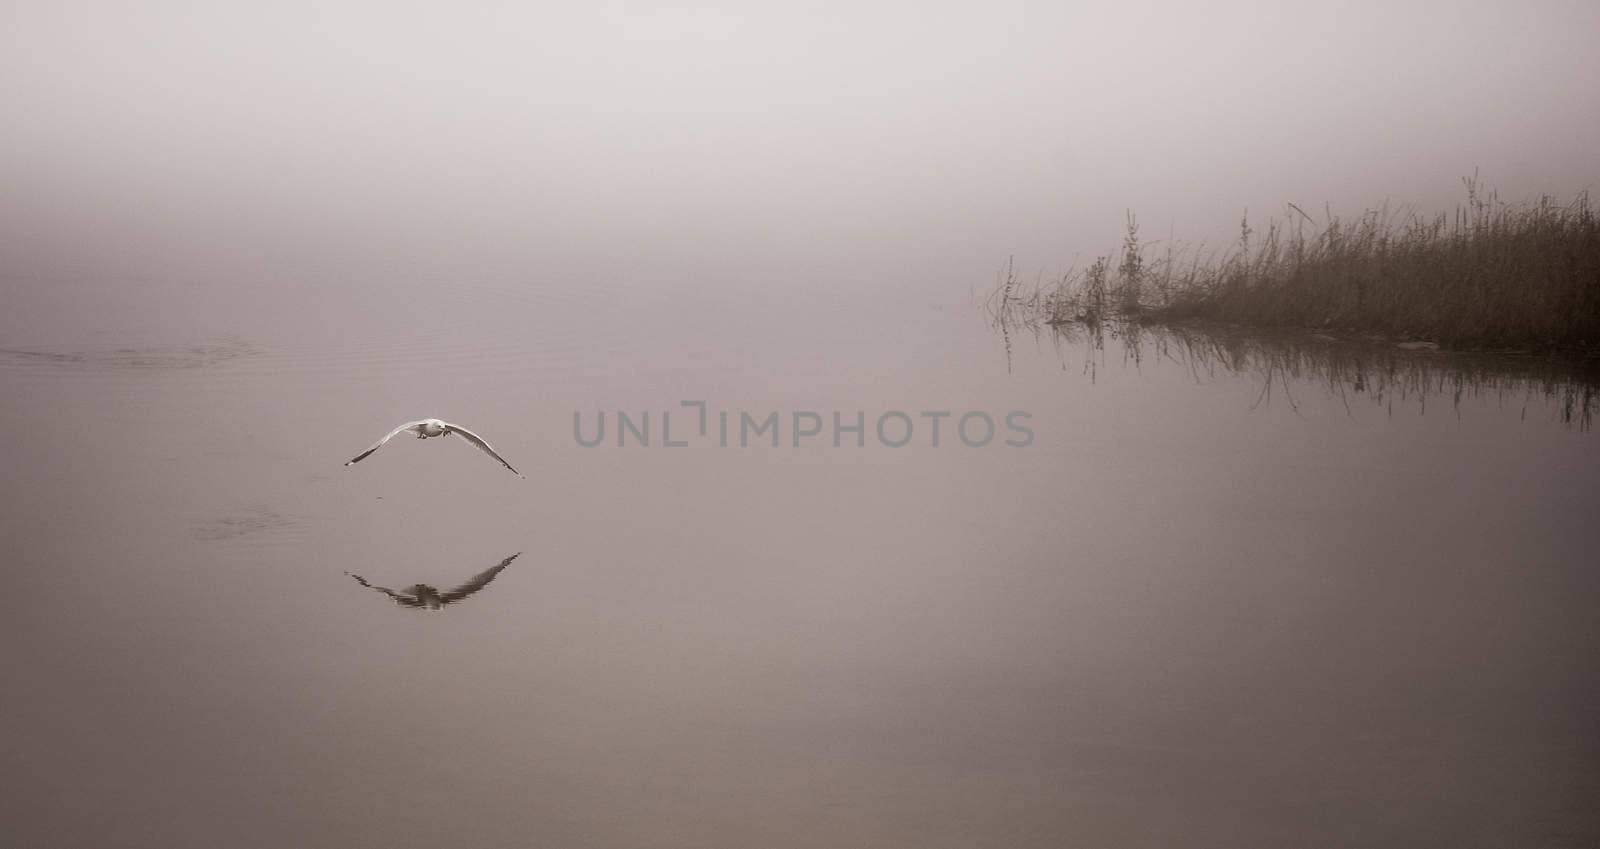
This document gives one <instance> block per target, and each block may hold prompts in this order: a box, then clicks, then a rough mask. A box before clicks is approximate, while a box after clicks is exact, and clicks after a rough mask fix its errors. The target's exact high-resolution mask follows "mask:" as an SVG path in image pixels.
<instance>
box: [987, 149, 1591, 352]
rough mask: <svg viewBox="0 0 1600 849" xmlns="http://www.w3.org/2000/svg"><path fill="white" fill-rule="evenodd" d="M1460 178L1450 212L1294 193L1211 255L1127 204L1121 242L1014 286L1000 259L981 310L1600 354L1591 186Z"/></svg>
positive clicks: (1031, 317)
mask: <svg viewBox="0 0 1600 849" xmlns="http://www.w3.org/2000/svg"><path fill="white" fill-rule="evenodd" d="M1463 182H1464V184H1465V188H1466V193H1467V200H1466V202H1465V203H1464V204H1463V205H1461V206H1459V207H1458V208H1457V209H1456V210H1455V211H1454V212H1453V213H1444V214H1439V215H1435V216H1432V217H1427V216H1423V215H1420V214H1417V213H1414V212H1409V211H1405V210H1401V211H1391V210H1389V209H1387V208H1378V209H1372V210H1368V211H1366V212H1365V213H1363V214H1362V215H1360V216H1358V217H1356V218H1353V219H1341V218H1338V217H1335V216H1332V215H1325V216H1324V218H1323V220H1322V221H1321V222H1318V221H1317V220H1315V219H1313V218H1312V216H1310V215H1309V214H1307V213H1306V212H1305V211H1304V210H1302V209H1301V208H1300V207H1298V206H1295V205H1293V204H1291V205H1289V207H1288V209H1287V213H1286V216H1285V217H1283V218H1281V219H1275V220H1271V221H1268V222H1266V223H1265V224H1264V225H1263V226H1264V230H1261V231H1258V230H1256V229H1254V228H1252V226H1251V224H1250V222H1249V220H1248V218H1245V219H1244V220H1241V222H1240V230H1239V238H1238V240H1237V242H1236V243H1235V244H1234V245H1232V246H1230V247H1229V248H1227V249H1225V250H1223V251H1220V252H1218V251H1211V252H1207V251H1206V250H1205V249H1204V247H1203V246H1201V247H1198V248H1186V247H1184V246H1181V245H1176V244H1171V243H1168V244H1165V245H1150V244H1147V243H1145V242H1143V241H1142V240H1141V238H1140V235H1139V227H1138V222H1137V220H1136V219H1135V218H1134V217H1133V215H1132V214H1129V216H1128V221H1127V232H1126V236H1125V237H1124V239H1123V244H1122V246H1121V249H1120V250H1118V251H1116V252H1114V253H1110V254H1106V255H1102V256H1099V257H1097V258H1096V259H1095V260H1094V261H1093V262H1092V263H1090V264H1089V265H1088V266H1087V267H1085V268H1082V269H1073V270H1070V271H1068V272H1067V273H1066V274H1064V275H1062V276H1060V277H1058V278H1055V279H1052V280H1039V281H1035V282H1033V283H1024V282H1023V281H1022V280H1020V279H1019V278H1018V277H1017V276H1016V274H1015V272H1014V269H1013V268H1012V266H1011V264H1010V263H1009V262H1008V263H1007V267H1006V268H1005V269H1004V271H1003V272H1002V278H1001V280H1000V282H999V285H998V286H997V288H996V291H995V293H994V294H993V296H991V298H990V300H989V308H990V311H991V313H992V314H993V315H994V316H995V318H996V319H997V321H998V322H999V323H1001V324H1002V325H1011V326H1015V325H1017V324H1035V323H1042V324H1053V325H1063V324H1068V323H1080V324H1094V323H1098V322H1101V321H1104V320H1108V319H1116V320H1119V321H1124V322H1127V321H1132V322H1153V323H1160V324H1166V325H1169V326H1170V325H1177V324H1183V323H1196V322H1198V323H1213V324H1221V325H1237V326H1245V327H1258V328H1295V329H1303V330H1308V331H1313V332H1322V333H1335V334H1340V335H1348V336H1356V335H1359V336H1361V337H1362V338H1367V339H1388V340H1394V341H1398V342H1405V341H1408V340H1409V341H1425V342H1430V343H1435V344H1438V345H1440V346H1442V347H1445V348H1450V349H1456V350H1481V351H1519V352H1530V353H1557V354H1565V355H1578V356H1585V357H1588V356H1596V355H1600V219H1597V217H1596V215H1595V210H1594V208H1593V207H1592V206H1591V204H1590V201H1589V197H1588V195H1587V193H1585V194H1580V195H1578V196H1577V198H1576V199H1574V200H1573V201H1572V202H1570V203H1566V204H1561V203H1557V202H1556V201H1554V200H1553V199H1551V198H1549V197H1545V198H1541V199H1540V200H1538V201H1535V202H1531V203H1520V204H1513V203H1503V202H1501V201H1500V200H1499V198H1498V197H1497V196H1496V195H1495V194H1494V193H1493V192H1490V191H1486V190H1484V188H1483V187H1482V186H1481V184H1480V183H1479V182H1478V180H1477V179H1476V178H1467V179H1466V180H1464V181H1463Z"/></svg>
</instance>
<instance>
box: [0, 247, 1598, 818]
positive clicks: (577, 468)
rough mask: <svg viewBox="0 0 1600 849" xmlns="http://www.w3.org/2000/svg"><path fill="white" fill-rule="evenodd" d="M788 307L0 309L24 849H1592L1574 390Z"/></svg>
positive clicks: (1590, 491)
mask: <svg viewBox="0 0 1600 849" xmlns="http://www.w3.org/2000/svg"><path fill="white" fill-rule="evenodd" d="M803 282H804V285H797V284H796V281H793V280H788V279H784V278H781V277H779V278H775V279H766V278H761V277H740V276H734V275H728V276H725V277H709V278H696V279H679V278H674V277H670V276H658V277H645V276H636V277H633V278H628V277H622V278H618V277H609V278H599V277H595V276H585V275H581V274H570V275H567V276H565V277H562V276H555V277H545V278H522V279H511V278H507V279H472V278H467V279H460V278H453V277H446V276H434V277H430V276H427V275H417V276H415V277H413V278H408V277H404V276H401V277H397V278H383V279H377V278H358V279H316V278H292V279H283V278H273V277H263V278H258V279H252V278H242V277H227V276H222V277H198V276H196V277H191V278H173V279H159V280H152V279H144V280H107V279H98V278H97V279H78V278H63V279H11V280H6V281H3V282H0V293H3V298H0V301H3V303H4V304H5V309H4V310H3V311H0V397H3V398H4V403H3V405H0V428H3V429H4V431H5V432H6V438H5V440H4V443H3V446H0V473H3V479H4V481H5V490H4V494H3V495H0V551H3V552H4V555H5V580H6V583H7V586H6V591H7V596H8V599H7V601H8V611H7V616H6V619H5V625H4V626H3V634H4V639H3V640H0V659H3V661H4V665H3V669H4V672H5V691H4V696H3V699H0V713H3V718H4V720H5V727H6V734H5V739H4V742H3V744H0V752H3V772H4V782H3V784H4V792H0V822H3V823H4V826H3V828H4V831H5V833H6V834H7V835H8V836H7V838H6V839H5V841H4V842H5V843H6V844H7V845H15V846H34V847H56V846H60V847H80V846H81V847H188V846H195V847H202V846H204V847H213V846H230V847H256V846H259V847H282V846H302V847H359V846H372V847H408V846H417V847H422V846H441V845H442V846H472V847H524V846H552V847H587V846H593V847H741V849H743V848H744V847H830V849H831V847H847V846H863V847H866V846H871V847H901V846H903V847H919V848H920V849H927V847H963V849H966V848H968V847H1059V846H1100V847H1152V846H1192V847H1284V846H1305V847H1312V846H1327V847H1344V846H1372V847H1389V846H1393V847H1402V846H1403V847H1417V846H1439V847H1446V846H1448V847H1505V846H1519V847H1543V846H1548V847H1569V846H1570V847H1579V846H1593V845H1595V844H1596V843H1597V842H1600V804H1597V800H1600V726H1597V724H1596V719H1595V718H1596V717H1597V716H1600V616H1597V615H1596V601H1597V599H1600V558H1597V557H1596V554H1595V552H1596V551H1597V550H1600V522H1597V521H1596V517H1597V516H1600V441H1597V440H1600V435H1597V434H1595V433H1593V432H1590V431H1589V430H1587V429H1586V428H1585V427H1584V426H1583V424H1584V422H1585V420H1584V418H1583V416H1581V415H1579V416H1573V415H1572V414H1571V404H1572V398H1571V395H1570V393H1568V394H1566V395H1563V394H1560V393H1556V394H1553V395H1552V394H1547V393H1545V392H1544V391H1541V390H1539V389H1537V388H1526V387H1522V386H1521V384H1518V383H1516V382H1514V381H1513V382H1510V383H1499V384H1497V383H1495V382H1494V380H1493V379H1492V374H1491V376H1490V378H1489V379H1487V380H1485V379H1480V380H1478V382H1476V383H1472V384H1470V385H1468V387H1467V391H1459V390H1461V388H1462V385H1461V384H1460V383H1458V382H1451V380H1450V379H1442V380H1441V379H1439V378H1438V377H1437V376H1436V375H1435V376H1431V377H1430V375H1431V374H1432V373H1431V372H1428V373H1423V374H1421V376H1417V374H1416V373H1414V372H1406V371H1404V370H1403V369H1402V371H1400V372H1396V371H1394V370H1393V369H1392V368H1391V369H1389V370H1387V371H1385V370H1383V369H1382V368H1380V369H1379V372H1378V374H1379V375H1380V376H1381V375H1390V376H1391V377H1392V376H1394V375H1396V374H1400V375H1402V377H1401V378H1395V379H1394V380H1392V381H1391V382H1389V383H1386V384H1382V385H1383V386H1384V387H1385V388H1386V390H1387V391H1384V392H1377V393H1375V392H1374V391H1373V375H1372V374H1368V373H1367V372H1364V371H1362V369H1361V368H1356V369H1355V370H1356V371H1357V372H1360V373H1361V374H1362V375H1363V376H1362V377H1361V379H1360V380H1361V382H1360V384H1359V385H1352V384H1351V381H1350V380H1349V377H1350V375H1351V366H1350V364H1349V363H1348V362H1342V364H1341V363H1337V362H1336V363H1334V366H1333V367H1332V368H1333V370H1332V371H1329V370H1328V369H1327V368H1324V369H1322V370H1320V371H1319V370H1318V369H1317V368H1315V367H1307V368H1299V367H1294V366H1293V363H1296V362H1300V361H1299V360H1292V361H1284V362H1283V363H1278V364H1277V365H1276V366H1274V365H1273V364H1272V361H1271V359H1270V357H1268V358H1267V359H1266V360H1263V359H1262V358H1261V354H1260V352H1259V351H1256V353H1255V354H1254V356H1256V359H1255V360H1251V359H1249V356H1248V355H1249V352H1248V351H1245V352H1241V349H1239V348H1238V347H1237V346H1235V347H1227V346H1223V347H1222V348H1219V349H1216V350H1221V351H1224V352H1229V351H1231V352H1233V354H1232V355H1231V358H1230V356H1223V357H1221V358H1220V359H1219V358H1217V357H1214V356H1213V357H1207V356H1204V355H1203V353H1202V355H1199V356H1197V355H1196V351H1197V350H1200V349H1197V348H1195V347H1193V346H1189V347H1184V346H1182V345H1177V344H1173V343H1171V342H1170V340H1168V342H1166V343H1163V342H1162V341H1161V340H1159V339H1146V340H1137V341H1135V342H1133V343H1132V346H1131V347H1124V346H1122V345H1120V344H1115V343H1114V344H1105V345H1103V346H1102V347H1098V348H1097V347H1096V346H1095V345H1093V344H1090V343H1088V342H1086V341H1085V340H1083V339H1081V338H1063V337H1061V336H1053V335H1051V334H1050V333H1048V332H1043V333H1039V334H1034V333H1029V332H1007V333H1006V334H1004V335H1003V336H1002V335H1001V334H997V333H995V332H994V331H993V329H992V328H991V326H990V323H989V321H987V320H986V317H985V315H984V314H983V312H982V310H981V309H979V307H978V306H977V304H975V303H974V300H975V299H974V298H971V297H968V296H965V295H963V294H962V293H961V291H960V288H959V285H954V286H946V287H944V288H939V287H937V286H933V287H929V286H926V285H924V284H923V283H922V282H920V281H913V280H907V281H904V282H902V283H897V284H883V282H882V281H881V280H879V281H876V282H877V285H863V281H861V280H856V279H851V278H849V277H848V276H839V277H827V278H824V279H807V280H805V281H803ZM1202 347H1203V346H1202ZM1008 348H1009V362H1008V356H1007V349H1008ZM1262 362H1267V363H1268V365H1267V366H1265V367H1263V366H1261V363H1262ZM1408 362H1414V361H1408ZM1285 363H1287V364H1288V365H1285ZM1362 368H1364V367H1362ZM1403 368H1411V366H1404V367H1403ZM1476 373H1478V374H1480V377H1481V375H1482V374H1484V373H1483V372H1476ZM1405 375H1411V376H1410V377H1405ZM1380 383H1381V381H1380ZM1341 386H1346V387H1347V388H1348V391H1339V387H1341ZM1473 387H1476V389H1474V388H1473ZM683 401H701V402H704V404H705V409H706V410H707V411H708V413H709V416H708V424H709V426H708V428H707V433H706V435H705V436H701V435H700V433H699V431H698V421H697V409H698V408H697V407H693V406H689V407H685V406H682V404H681V402H683ZM1587 403H1592V401H1580V402H1579V407H1580V408H1583V404H1587ZM619 411H621V412H626V413H628V414H629V415H630V420H631V421H633V422H635V423H637V422H640V421H642V420H643V419H644V414H646V413H648V414H649V421H650V425H649V427H650V432H649V437H650V444H649V445H648V446H642V445H640V444H638V441H637V440H636V439H633V438H632V434H631V433H630V434H629V439H628V443H627V445H626V446H625V447H620V448H619V447H618V446H617V444H616V441H615V440H616V428H617V424H618V422H617V418H616V414H617V413H618V412H619ZM795 411H806V412H815V413H816V414H817V421H818V422H820V423H821V433H820V435H818V436H816V437H808V438H805V439H803V440H802V442H801V445H800V446H799V447H795V446H794V444H793V439H792V437H793V433H792V430H793V428H792V425H793V423H794V419H793V414H794V412H795ZM891 411H901V412H904V413H905V414H906V416H905V419H903V420H902V419H898V418H891V419H890V420H889V424H888V427H890V428H891V430H890V431H888V432H889V434H890V439H889V441H895V440H897V439H899V438H900V432H901V428H902V426H903V424H904V423H905V422H910V423H911V425H912V428H913V429H912V432H911V435H910V439H909V441H908V443H907V444H906V445H905V446H904V447H900V448H894V447H889V446H888V445H885V444H884V442H883V441H881V440H880V438H879V434H878V433H877V432H876V427H875V423H876V422H877V421H878V420H879V417H880V416H881V415H882V414H885V413H888V412H891ZM1018 411H1020V412H1024V413H1026V414H1027V415H1026V417H1025V418H1022V419H1018V420H1016V421H1019V422H1021V423H1022V424H1024V425H1025V426H1026V428H1027V429H1028V430H1029V431H1030V432H1031V434H1032V438H1031V442H1029V444H1026V445H1022V446H1012V445H1008V444H1006V440H1007V439H1008V438H1012V439H1013V441H1017V442H1024V441H1027V440H1024V439H1022V438H1021V437H1020V436H1019V433H1018V432H1017V431H1014V430H1008V429H1007V427H1006V416H1007V415H1008V414H1011V413H1013V412H1018ZM773 412H776V413H777V421H778V427H779V440H778V445H777V447H773V446H772V444H771V443H770V441H767V440H768V439H769V437H768V436H767V435H765V434H763V435H762V436H759V437H757V438H755V439H751V440H750V443H751V444H749V445H748V446H744V447H741V446H740V445H739V441H740V440H739V437H738V436H737V435H735V436H734V437H733V438H732V439H730V440H729V443H730V444H729V445H728V447H722V446H721V445H720V444H719V443H720V440H719V437H718V433H717V430H718V416H719V414H720V413H729V414H730V417H731V419H732V421H733V422H734V429H735V430H734V432H735V434H737V433H738V430H737V429H738V427H739V424H738V423H739V421H740V416H741V414H742V413H748V414H749V415H750V416H752V417H753V418H755V419H758V420H762V419H765V418H766V416H767V415H768V414H769V413H773ZM836 412H837V413H839V414H841V416H842V420H843V421H844V422H845V423H846V424H849V423H852V422H853V421H854V417H855V416H856V415H857V413H860V414H861V415H862V420H863V421H864V422H865V428H864V433H863V434H862V437H861V439H862V441H864V442H865V445H864V446H862V447H857V446H856V445H855V442H854V440H855V439H856V438H857V437H856V435H855V434H854V433H853V432H851V431H845V432H844V433H842V434H840V445H839V446H838V447H835V445H834V441H833V438H834V432H833V419H832V417H833V414H834V413H836ZM924 412H934V413H938V412H949V413H951V416H950V417H948V418H943V419H936V418H935V417H930V416H924V415H922V414H923V413H924ZM971 412H980V413H983V414H985V415H987V416H989V417H990V419H991V420H992V421H993V422H994V423H995V425H996V433H995V435H994V437H993V439H992V440H990V441H989V442H988V444H986V445H984V446H983V447H969V446H968V445H967V444H965V442H964V441H963V440H962V439H960V435H961V434H959V433H957V432H956V430H954V428H956V427H957V425H958V421H959V419H960V418H961V417H962V416H963V415H965V414H967V413H971ZM664 413H666V414H670V421H671V428H672V433H671V438H672V440H673V441H675V442H677V441H681V442H686V443H688V444H686V445H684V446H682V447H667V445H666V441H667V440H666V436H667V435H666V434H663V433H662V431H661V425H662V416H663V414H664ZM575 414H576V415H578V416H580V419H579V421H580V424H581V425H582V428H581V432H582V434H583V435H584V436H585V437H589V436H592V434H593V433H594V431H593V428H594V427H595V426H596V423H597V422H598V421H599V420H600V417H601V415H602V414H604V415H605V416H606V417H607V418H606V423H607V427H608V430H607V431H606V437H607V438H606V440H605V441H603V442H602V443H601V444H600V445H598V446H596V447H584V446H582V445H581V444H579V442H578V440H577V439H576V438H575V435H574V416H575ZM428 416H437V417H440V418H444V419H447V420H449V421H452V422H457V423H460V424H463V425H465V426H467V427H469V428H472V429H473V430H475V431H476V432H478V433H479V434H481V435H482V436H483V437H485V438H486V439H487V440H488V441H489V442H491V443H492V444H493V445H494V447H495V448H496V449H497V450H498V451H500V452H501V453H502V454H503V455H504V456H505V457H506V459H507V460H509V461H510V462H511V463H512V464H513V465H515V466H516V467H517V468H518V469H519V470H521V471H522V472H523V473H525V474H526V475H527V480H519V479H518V478H517V477H515V476H513V475H511V474H509V473H507V472H506V471H505V470H504V469H502V468H500V467H499V466H498V464H496V463H494V462H493V461H492V460H491V459H489V458H487V457H485V456H483V455H482V454H480V453H478V452H476V451H474V450H473V449H472V447H471V446H470V445H468V444H467V443H465V442H464V441H461V440H460V439H456V438H448V439H436V440H428V441H426V442H419V441H416V440H414V439H411V438H409V437H403V438H399V439H396V440H395V441H393V442H391V443H390V444H389V445H387V446H386V447H385V448H384V449H382V450H381V451H379V452H378V453H376V454H374V455H373V456H371V457H370V458H367V459H366V460H363V461H362V462H361V463H360V464H359V465H355V466H352V467H349V468H345V467H344V466H343V465H342V464H343V463H344V462H345V461H346V460H348V459H350V458H351V457H352V456H354V455H355V454H357V453H358V452H360V451H361V450H362V449H364V448H366V447H367V446H368V445H369V444H371V443H372V441H373V440H375V439H377V438H378V437H379V436H381V435H382V434H383V433H385V432H387V431H388V430H389V429H390V428H392V427H394V426H396V425H398V424H400V423H402V422H405V421H408V420H412V419H418V418H423V417H428ZM936 420H937V421H939V422H940V423H941V424H942V427H943V431H942V435H941V442H940V444H939V446H938V447H934V446H933V445H932V439H931V425H932V424H933V422H934V421H936ZM806 421H807V422H809V421H811V420H810V419H806ZM972 422H973V431H972V432H973V433H976V431H977V430H978V429H979V425H981V422H982V419H981V417H980V418H975V419H973V420H972ZM975 441H981V440H975ZM513 555H516V556H515V558H514V559H512V560H511V561H510V562H509V563H506V564H505V568H504V569H503V570H501V571H499V572H496V573H493V574H492V575H490V576H489V579H488V580H487V582H481V581H480V584H481V585H479V586H475V587H471V591H470V592H468V593H466V596H465V597H462V598H460V599H459V600H458V601H454V602H452V603H449V604H447V605H445V606H444V607H443V609H441V610H436V611H435V610H427V609H413V608H411V607H408V606H405V605H402V604H396V603H395V602H394V601H393V600H392V599H391V597H390V596H388V595H385V594H384V593H382V592H378V591H374V590H373V589H370V588H368V587H367V586H363V584H362V583H361V582H358V581H356V580H355V579H354V578H352V577H350V576H349V575H347V573H354V574H355V575H358V576H361V578H362V581H363V582H366V583H370V584H371V585H372V586H377V587H385V588H390V589H392V590H394V591H395V592H397V593H402V592H403V591H404V590H406V588H409V587H412V586H413V585H416V584H426V585H428V586H430V587H433V588H436V589H437V590H438V591H440V592H448V591H449V590H450V589H452V588H454V587H457V586H459V585H463V584H468V583H470V582H471V581H472V579H473V578H474V576H482V575H483V573H485V570H490V569H491V567H495V566H497V565H499V564H502V563H504V562H505V561H506V560H507V558H511V557H513Z"/></svg>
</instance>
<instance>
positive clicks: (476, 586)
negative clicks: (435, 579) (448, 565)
mask: <svg viewBox="0 0 1600 849" xmlns="http://www.w3.org/2000/svg"><path fill="white" fill-rule="evenodd" d="M520 556H522V552H520V551H519V552H517V553H516V554H513V555H511V556H510V557H507V558H506V559H504V560H502V561H500V562H499V563H498V564H496V565H494V566H490V567H489V568H487V569H485V570H483V571H482V572H479V573H478V574H476V575H474V576H472V580H470V581H468V582H466V583H465V584H462V585H461V586H459V587H456V588H455V589H453V590H451V591H449V592H446V593H442V592H439V590H438V589H436V588H434V587H430V586H428V585H427V584H412V585H411V586H409V587H406V588H405V589H403V590H401V591H399V592H395V591H394V590H391V589H389V588H388V587H375V586H373V585H371V584H369V583H367V579H366V578H363V577H361V576H360V575H357V574H355V573H353V572H346V573H345V574H346V575H349V576H350V577H352V578H355V579H356V583H358V584H360V585H361V586H363V587H367V588H368V589H373V590H377V591H378V592H380V593H383V594H384V595H386V596H388V597H390V598H392V599H394V603H395V604H398V605H401V606H403V607H425V608H427V609H429V610H438V609H440V608H442V607H444V606H445V605H447V604H449V603H451V602H454V601H460V600H462V599H464V598H466V597H467V596H469V595H472V594H473V593H475V592H477V591H478V590H481V589H483V588H484V587H487V586H489V582H490V581H492V580H494V576H496V575H498V574H500V570H502V569H504V568H506V567H507V566H510V565H511V561H513V560H516V559H517V558H518V557H520Z"/></svg>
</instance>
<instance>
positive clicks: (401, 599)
mask: <svg viewBox="0 0 1600 849" xmlns="http://www.w3.org/2000/svg"><path fill="white" fill-rule="evenodd" d="M393 435H394V434H390V436H393ZM368 453H371V452H368ZM363 456H364V455H363ZM351 462H355V461H353V460H352V461H351ZM345 574H346V575H349V576H350V577H352V578H355V579H356V583H358V584H360V585H361V586H363V587H366V588H367V589H369V590H377V591H378V592H380V593H383V594H384V595H386V596H388V597H390V598H392V599H394V600H395V603H396V604H403V605H405V606H406V607H421V606H422V601H421V599H416V598H412V597H411V596H408V595H401V594H399V593H397V592H395V591H394V590H391V589H389V588H388V587H375V586H373V585H372V584H369V583H367V579H366V578H363V577H361V576H360V575H357V574H356V573H354V572H346V573H345Z"/></svg>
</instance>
